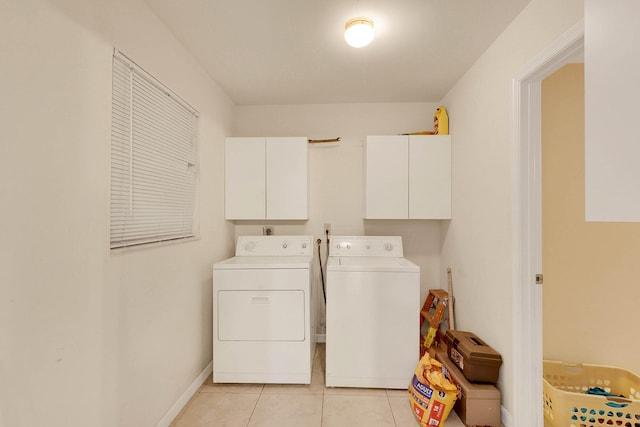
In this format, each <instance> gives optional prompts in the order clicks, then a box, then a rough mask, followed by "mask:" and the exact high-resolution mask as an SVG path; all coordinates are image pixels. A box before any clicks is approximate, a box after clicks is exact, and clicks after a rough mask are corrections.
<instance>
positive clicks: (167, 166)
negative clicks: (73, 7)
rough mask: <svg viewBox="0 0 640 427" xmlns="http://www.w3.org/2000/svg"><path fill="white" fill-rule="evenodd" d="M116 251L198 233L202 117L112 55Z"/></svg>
mask: <svg viewBox="0 0 640 427" xmlns="http://www.w3.org/2000/svg"><path fill="white" fill-rule="evenodd" d="M112 90H113V92H112V122H111V248H112V249H114V248H121V247H125V246H132V245H140V244H145V243H152V242H160V241H166V240H175V239H183V238H188V237H192V236H194V234H195V232H194V222H195V221H194V212H195V199H196V173H197V169H196V164H197V150H196V148H197V128H198V114H197V112H196V111H195V110H194V109H193V108H191V107H190V106H189V105H188V104H187V103H186V102H184V101H182V99H180V98H179V97H178V96H177V95H175V94H174V93H173V92H172V91H171V90H169V89H167V88H166V87H164V85H162V84H161V83H160V82H158V81H157V80H156V79H154V78H153V77H152V76H151V75H150V74H148V73H147V72H145V71H144V70H143V69H141V68H140V67H138V66H137V65H136V64H135V63H133V62H132V61H131V60H129V59H128V58H127V57H126V56H124V55H123V54H122V53H120V52H118V51H117V50H116V51H115V52H114V55H113V82H112Z"/></svg>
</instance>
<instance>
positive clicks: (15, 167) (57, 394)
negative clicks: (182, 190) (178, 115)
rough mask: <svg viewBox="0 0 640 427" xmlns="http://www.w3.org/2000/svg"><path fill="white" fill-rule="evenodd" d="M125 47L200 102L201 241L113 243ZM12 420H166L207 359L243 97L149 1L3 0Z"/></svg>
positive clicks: (0, 38) (18, 423) (1, 342)
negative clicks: (113, 180)
mask: <svg viewBox="0 0 640 427" xmlns="http://www.w3.org/2000/svg"><path fill="white" fill-rule="evenodd" d="M114 46H115V47H117V48H118V49H120V50H122V51H123V52H124V53H125V54H127V55H129V56H130V57H131V58H133V59H134V60H135V61H136V62H138V63H139V64H140V65H141V66H142V67H144V68H146V69H147V70H148V71H150V72H151V73H152V74H154V75H155V76H156V77H157V78H158V79H160V80H161V81H163V82H164V83H166V84H167V85H168V86H170V87H171V88H172V89H173V90H174V91H175V92H177V93H178V94H180V95H181V96H182V97H184V98H185V99H186V100H188V101H189V102H190V103H191V104H192V105H193V106H194V107H195V108H196V109H198V110H199V111H200V114H201V115H200V135H199V150H200V160H201V164H200V167H201V169H200V184H201V193H200V234H201V239H200V240H199V241H196V242H190V243H183V244H175V245H170V246H162V247H156V248H152V249H144V250H138V251H132V252H125V253H117V254H111V253H110V251H109V237H108V236H109V191H110V151H109V150H110V132H111V130H110V120H111V117H110V114H111V57H112V51H113V48H114ZM0 52H1V55H0V61H1V63H0V129H2V141H1V143H0V150H1V151H0V177H1V178H0V183H1V184H0V188H1V199H2V211H1V212H2V213H1V216H2V222H1V223H2V229H1V230H0V235H1V236H2V237H1V238H0V259H1V260H2V266H1V268H0V287H1V288H0V289H1V295H0V304H1V306H0V328H1V329H0V384H1V386H0V426H3V427H4V426H6V427H32V426H51V427H57V426H60V427H75V426H122V427H128V426H131V427H141V426H154V425H156V424H157V423H158V421H159V420H160V419H161V418H162V416H163V415H164V414H165V412H166V411H167V409H168V408H170V407H171V405H173V404H174V403H175V402H176V401H177V400H178V398H179V397H180V395H181V394H182V393H183V392H184V391H185V390H186V389H187V387H188V386H189V385H190V384H191V383H192V381H193V380H194V379H195V378H196V377H197V376H198V374H200V373H201V372H202V371H203V369H205V367H206V366H207V365H208V364H209V363H210V361H211V327H210V325H211V290H210V289H211V285H210V283H211V264H212V263H213V262H214V261H216V260H219V259H222V258H225V257H226V256H227V255H229V254H230V253H231V250H232V247H233V225H232V224H230V223H227V222H225V221H224V219H223V212H224V210H223V181H224V179H223V138H224V136H225V135H227V134H229V132H230V131H229V129H230V124H231V117H232V114H233V109H232V108H233V106H232V104H231V102H230V101H229V100H228V98H227V97H226V96H225V95H224V94H223V93H222V92H221V91H220V89H219V88H218V87H217V86H216V85H215V84H214V83H212V81H211V80H210V79H209V77H208V76H207V75H206V73H205V72H204V71H203V70H202V69H201V68H200V67H199V65H198V64H197V63H196V62H195V61H194V60H193V58H192V57H191V56H190V55H189V54H188V53H187V52H186V51H185V50H184V49H183V48H182V46H181V45H180V44H179V43H178V42H177V41H176V40H175V39H174V38H173V36H172V35H171V34H170V33H169V32H168V31H167V30H166V28H165V27H164V25H163V24H162V23H161V22H159V21H158V20H157V19H156V18H155V17H154V15H153V14H152V13H151V12H150V11H149V10H148V9H147V8H146V6H145V5H144V3H142V2H141V1H137V0H122V1H120V0H114V1H109V2H102V1H99V0H95V1H94V0H89V1H74V0H51V1H47V0H3V1H2V2H1V3H0Z"/></svg>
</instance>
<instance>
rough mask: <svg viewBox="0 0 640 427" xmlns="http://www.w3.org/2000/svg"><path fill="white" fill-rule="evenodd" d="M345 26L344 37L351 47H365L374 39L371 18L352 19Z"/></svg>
mask: <svg viewBox="0 0 640 427" xmlns="http://www.w3.org/2000/svg"><path fill="white" fill-rule="evenodd" d="M344 28H345V30H344V39H345V40H346V42H347V44H348V45H349V46H351V47H364V46H366V45H368V44H369V43H371V40H373V21H372V20H371V19H369V18H353V19H350V20H348V21H347V23H346V24H345V26H344Z"/></svg>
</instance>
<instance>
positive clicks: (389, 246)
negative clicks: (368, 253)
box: [384, 243, 393, 251]
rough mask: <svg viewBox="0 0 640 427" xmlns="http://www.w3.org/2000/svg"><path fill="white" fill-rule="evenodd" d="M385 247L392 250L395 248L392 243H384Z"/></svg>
mask: <svg viewBox="0 0 640 427" xmlns="http://www.w3.org/2000/svg"><path fill="white" fill-rule="evenodd" d="M384 248H385V249H386V250H388V251H390V250H391V249H393V246H391V243H387V244H386V245H384Z"/></svg>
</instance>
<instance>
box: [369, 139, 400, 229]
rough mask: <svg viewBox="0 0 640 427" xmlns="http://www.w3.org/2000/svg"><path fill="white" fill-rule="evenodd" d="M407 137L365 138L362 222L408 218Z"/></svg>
mask: <svg viewBox="0 0 640 427" xmlns="http://www.w3.org/2000/svg"><path fill="white" fill-rule="evenodd" d="M408 141H409V140H408V137H407V136H403V135H390V136H369V137H367V147H366V156H365V168H366V177H365V182H366V194H365V198H366V201H365V218H368V219H407V218H408V217H409V176H408V171H407V169H408V167H409V164H408V157H409V142H408Z"/></svg>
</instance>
